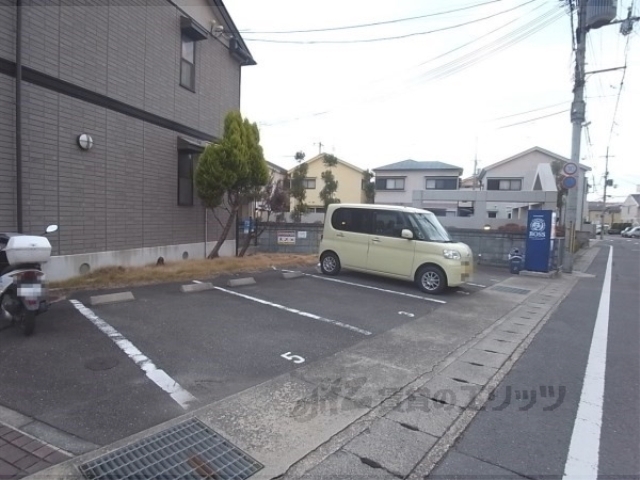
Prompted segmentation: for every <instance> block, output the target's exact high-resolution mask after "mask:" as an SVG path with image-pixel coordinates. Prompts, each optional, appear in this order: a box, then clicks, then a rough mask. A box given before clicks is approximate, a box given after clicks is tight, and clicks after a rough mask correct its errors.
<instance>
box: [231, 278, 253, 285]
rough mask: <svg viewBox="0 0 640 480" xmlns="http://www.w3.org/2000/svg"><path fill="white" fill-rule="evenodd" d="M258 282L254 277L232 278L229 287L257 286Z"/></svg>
mask: <svg viewBox="0 0 640 480" xmlns="http://www.w3.org/2000/svg"><path fill="white" fill-rule="evenodd" d="M255 284H256V280H255V279H254V278H253V277H246V278H232V279H231V280H229V281H228V282H227V286H228V287H243V286H245V285H255Z"/></svg>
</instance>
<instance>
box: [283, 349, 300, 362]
mask: <svg viewBox="0 0 640 480" xmlns="http://www.w3.org/2000/svg"><path fill="white" fill-rule="evenodd" d="M280 356H281V357H282V358H285V359H287V360H290V361H292V362H293V363H304V358H302V357H301V356H300V355H291V352H287V353H283V354H282V355H280Z"/></svg>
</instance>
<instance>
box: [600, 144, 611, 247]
mask: <svg viewBox="0 0 640 480" xmlns="http://www.w3.org/2000/svg"><path fill="white" fill-rule="evenodd" d="M605 158H606V159H607V160H606V162H605V167H604V193H603V194H602V213H601V214H600V240H603V239H604V214H605V212H606V210H607V187H608V186H609V147H607V155H606V156H605Z"/></svg>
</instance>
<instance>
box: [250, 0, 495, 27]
mask: <svg viewBox="0 0 640 480" xmlns="http://www.w3.org/2000/svg"><path fill="white" fill-rule="evenodd" d="M502 1H504V0H491V1H489V2H484V3H477V4H475V5H468V6H466V7H460V8H455V9H453V10H446V11H444V12H436V13H428V14H425V15H418V16H416V17H405V18H396V19H394V20H384V21H381V22H372V23H361V24H358V25H345V26H341V27H327V28H313V29H309V30H281V31H254V30H251V29H247V30H240V33H249V34H251V33H256V34H260V35H264V34H269V35H278V34H290V33H315V32H334V31H337V30H352V29H356V28H367V27H377V26H380V25H390V24H393V23H400V22H408V21H411V20H419V19H421V18H429V17H436V16H439V15H446V14H449V13H456V12H462V11H464V10H471V9H474V8H478V7H484V6H485V5H489V4H492V3H497V2H502Z"/></svg>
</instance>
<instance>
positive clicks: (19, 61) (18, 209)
mask: <svg viewBox="0 0 640 480" xmlns="http://www.w3.org/2000/svg"><path fill="white" fill-rule="evenodd" d="M16 223H17V227H18V233H23V218H22V0H16Z"/></svg>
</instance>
